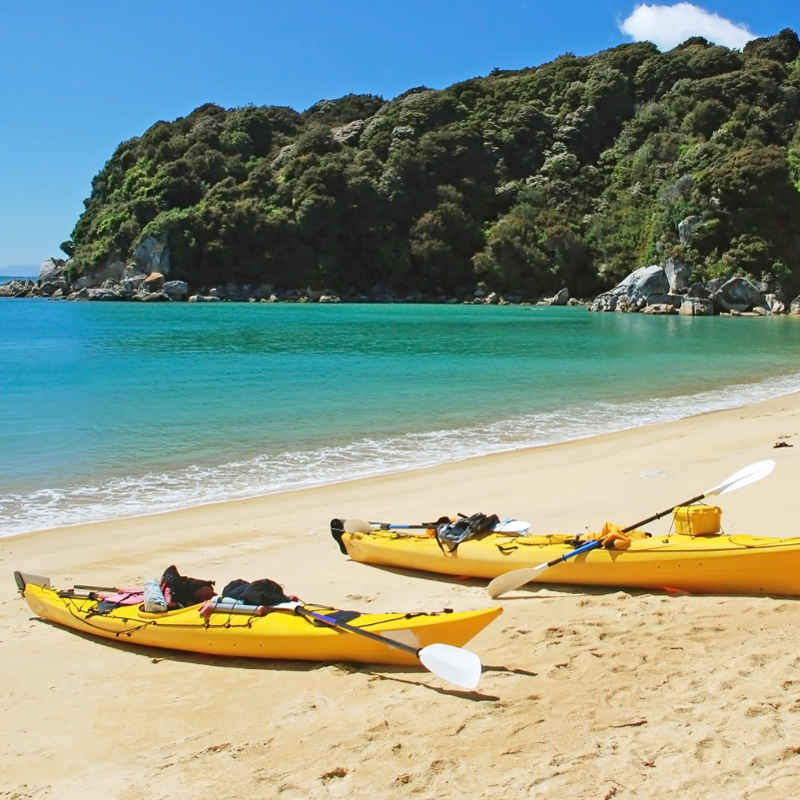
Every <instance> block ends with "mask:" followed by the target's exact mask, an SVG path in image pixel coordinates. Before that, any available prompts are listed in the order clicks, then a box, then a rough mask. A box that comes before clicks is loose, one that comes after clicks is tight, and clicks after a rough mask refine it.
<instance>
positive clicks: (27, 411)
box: [0, 299, 800, 535]
mask: <svg viewBox="0 0 800 800" xmlns="http://www.w3.org/2000/svg"><path fill="white" fill-rule="evenodd" d="M798 356H800V324H798V321H797V320H793V319H787V318H781V317H773V318H728V317H697V318H690V317H650V316H644V315H639V314H631V315H625V314H591V313H588V312H587V311H585V310H584V309H581V308H560V309H559V308H539V307H520V306H504V307H495V306H461V305H459V306H437V305H317V304H314V305H298V304H239V303H236V304H234V303H218V304H201V305H195V304H185V303H172V304H150V305H146V304H133V303H69V302H56V301H49V300H37V299H30V300H29V299H0V376H2V377H0V385H1V386H2V391H1V392H0V454H2V458H0V535H9V534H14V533H20V532H23V531H27V530H32V529H36V528H42V527H52V526H55V525H65V524H73V523H79V522H84V521H88V520H97V519H109V518H116V517H120V516H126V515H133V514H142V513H149V512H156V511H163V510H168V509H172V508H180V507H186V506H190V505H198V504H201V503H207V502H212V501H217V500H223V499H228V498H236V497H247V496H253V495H257V494H264V493H268V492H274V491H280V490H283V489H291V488H299V487H303V486H311V485H318V484H323V483H331V482H335V481H340V480H346V479H350V478H355V477H362V476H368V475H376V474H380V473H386V472H394V471H399V470H403V469H409V468H413V467H419V466H425V465H430V464H435V463H441V462H443V461H449V460H456V459H461V458H466V457H469V456H472V455H478V454H483V453H489V452H497V451H500V450H508V449H514V448H520V447H527V446H532V445H539V444H546V443H552V442H558V441H564V440H567V439H573V438H577V437H581V436H588V435H591V434H595V433H600V432H605V431H611V430H619V429H622V428H626V427H632V426H635V425H640V424H646V423H650V422H655V421H659V420H669V419H676V418H679V417H683V416H686V415H689V414H692V413H697V412H700V411H707V410H712V409H715V408H723V407H730V406H734V405H737V404H741V403H745V402H750V401H752V400H757V399H761V398H765V397H770V396H775V395H778V394H782V393H786V392H790V391H796V390H798V389H800V359H799V358H798Z"/></svg>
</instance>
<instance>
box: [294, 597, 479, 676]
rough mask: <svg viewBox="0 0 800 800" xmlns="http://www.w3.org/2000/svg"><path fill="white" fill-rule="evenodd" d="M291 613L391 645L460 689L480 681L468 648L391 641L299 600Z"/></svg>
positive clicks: (474, 660) (475, 657)
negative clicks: (415, 645) (417, 646)
mask: <svg viewBox="0 0 800 800" xmlns="http://www.w3.org/2000/svg"><path fill="white" fill-rule="evenodd" d="M294 613H295V614H299V615H300V616H301V617H305V618H306V619H307V618H308V617H311V618H312V619H315V620H317V621H319V622H322V623H323V624H324V625H329V626H330V627H332V628H338V629H339V630H343V631H347V632H348V633H354V634H356V635H357V636H365V637H366V638H367V639H372V640H373V641H375V642H380V643H381V644H385V645H387V646H388V647H394V648H395V649H397V650H404V651H405V652H406V653H411V654H412V655H415V656H416V657H417V658H418V659H419V660H420V662H421V664H422V666H423V667H425V669H427V670H428V671H430V672H432V673H433V674H434V675H438V676H439V677H440V678H444V680H446V681H449V682H450V683H454V684H456V686H461V687H462V688H464V689H474V688H475V687H476V686H477V685H478V681H479V680H480V677H481V661H480V659H479V658H478V656H476V655H475V653H473V652H471V651H470V650H465V649H464V648H463V647H454V646H453V645H450V644H429V645H427V647H420V648H416V647H412V646H411V645H407V644H403V643H402V642H398V641H395V640H394V639H391V638H389V637H388V636H381V635H380V634H377V633H373V632H372V631H367V630H364V629H363V628H358V627H356V626H355V625H348V624H347V623H346V622H339V620H337V619H334V618H333V617H329V616H327V615H326V614H320V613H319V612H317V611H312V610H311V609H310V608H306V607H305V606H301V605H300V604H299V603H298V604H297V605H296V606H295V608H294Z"/></svg>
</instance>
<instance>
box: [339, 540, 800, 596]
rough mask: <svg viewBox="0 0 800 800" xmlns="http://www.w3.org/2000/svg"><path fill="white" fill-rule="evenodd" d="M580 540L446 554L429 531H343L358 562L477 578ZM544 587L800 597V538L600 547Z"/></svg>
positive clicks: (480, 543) (473, 545) (536, 560)
mask: <svg viewBox="0 0 800 800" xmlns="http://www.w3.org/2000/svg"><path fill="white" fill-rule="evenodd" d="M574 538H575V537H574V536H569V535H559V534H554V535H550V536H532V535H524V536H514V535H508V534H497V533H491V534H486V535H484V536H482V537H480V538H476V539H468V540H467V541H464V542H462V543H461V544H460V545H459V546H458V548H457V550H456V551H455V552H454V553H446V552H443V551H442V549H441V548H440V547H439V545H438V543H437V541H436V538H435V537H434V536H432V535H428V534H424V533H423V534H419V535H417V534H408V533H405V532H404V533H397V532H395V531H373V532H372V533H344V534H342V535H341V542H342V545H343V547H344V548H345V549H346V551H347V554H348V555H349V556H350V558H352V559H353V560H354V561H360V562H363V563H365V564H379V565H382V566H389V567H399V568H403V569H414V570H421V571H425V572H435V573H439V574H444V575H455V576H463V577H473V578H486V579H492V578H496V577H497V576H498V575H501V574H502V573H504V572H508V571H510V570H513V569H520V568H522V567H535V566H538V565H539V564H542V563H545V562H548V561H551V560H552V559H554V558H559V557H560V556H563V555H566V554H567V553H569V552H571V551H572V550H573V549H574V544H572V542H574ZM536 580H537V582H540V583H563V584H576V585H583V586H617V587H630V588H639V589H658V590H664V589H666V590H670V589H678V590H681V591H686V592H696V593H710V594H743V595H800V538H792V539H775V538H771V537H758V536H747V535H732V536H729V535H714V536H688V535H680V534H673V535H671V536H653V537H648V538H644V539H634V540H633V541H632V542H631V546H630V548H629V549H628V550H606V549H603V548H597V549H593V550H590V551H588V552H586V553H581V554H579V555H577V556H574V557H572V558H570V559H568V560H566V561H563V562H560V563H559V564H556V565H554V566H553V567H550V568H549V569H546V570H542V572H541V573H540V575H539V576H538V577H537V579H536Z"/></svg>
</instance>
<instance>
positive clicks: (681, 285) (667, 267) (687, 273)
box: [664, 258, 692, 294]
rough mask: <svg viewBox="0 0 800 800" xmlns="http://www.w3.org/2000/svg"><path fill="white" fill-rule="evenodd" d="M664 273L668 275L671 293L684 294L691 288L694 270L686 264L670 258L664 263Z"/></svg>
mask: <svg viewBox="0 0 800 800" xmlns="http://www.w3.org/2000/svg"><path fill="white" fill-rule="evenodd" d="M664 274H665V275H666V276H667V282H668V283H669V292H670V294H683V293H684V292H685V291H686V290H687V289H688V288H689V278H690V277H691V274H692V271H691V270H690V269H689V267H687V266H686V264H682V263H681V262H680V261H675V259H672V258H668V259H667V261H666V263H665V264H664Z"/></svg>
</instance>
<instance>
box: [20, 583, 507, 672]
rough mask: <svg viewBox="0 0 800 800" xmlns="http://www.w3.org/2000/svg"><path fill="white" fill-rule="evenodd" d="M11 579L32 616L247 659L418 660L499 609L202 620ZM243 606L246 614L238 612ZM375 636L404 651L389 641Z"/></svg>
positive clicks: (222, 610)
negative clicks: (424, 650) (417, 652)
mask: <svg viewBox="0 0 800 800" xmlns="http://www.w3.org/2000/svg"><path fill="white" fill-rule="evenodd" d="M14 579H15V581H16V582H17V586H18V588H19V590H20V592H21V593H22V595H23V596H24V597H25V599H26V601H27V602H28V605H29V606H30V607H31V610H32V611H33V612H34V613H35V614H37V615H38V616H40V617H42V618H43V619H46V620H49V621H51V622H55V623H57V624H59V625H64V626H66V627H68V628H74V629H75V630H77V631H80V632H82V633H88V634H91V635H93V636H100V637H102V638H104V639H114V640H116V641H121V642H131V643H134V644H140V645H148V646H151V647H164V648H168V649H171V650H187V651H190V652H193V653H205V654H208V655H222V656H241V657H249V658H267V659H290V660H303V661H324V662H336V661H355V662H365V663H382V664H414V665H418V664H419V661H418V658H417V656H416V655H415V654H414V651H415V650H419V649H422V648H426V647H428V646H429V645H434V644H445V645H451V646H455V647H460V646H461V645H463V644H464V643H465V642H467V641H469V640H470V639H471V638H472V637H473V636H475V635H476V634H477V633H478V632H480V631H481V630H482V629H483V628H485V627H486V626H487V625H488V624H489V623H490V622H491V621H492V620H493V619H495V618H496V617H497V616H498V615H499V614H500V613H501V612H502V608H500V607H497V606H495V607H493V608H485V609H480V610H476V611H463V612H450V611H442V612H434V613H415V612H410V613H387V614H361V613H358V612H341V611H337V610H336V609H331V608H325V607H322V606H318V605H311V604H305V605H302V606H299V608H298V610H297V611H296V610H295V609H293V608H285V609H281V608H280V607H278V608H276V609H275V610H271V609H270V610H267V609H265V608H264V607H258V608H256V607H254V606H248V607H245V609H241V608H235V607H230V606H225V605H224V601H223V603H221V604H220V605H219V606H216V607H214V609H213V611H211V612H210V613H208V614H207V616H205V617H204V616H201V614H200V610H201V605H200V604H198V605H194V606H189V607H186V608H178V609H175V610H172V611H164V612H160V613H147V612H145V611H144V610H143V608H142V606H141V605H117V606H115V607H113V608H111V609H110V610H105V609H104V606H103V604H102V599H101V597H100V593H99V592H97V591H91V590H89V587H76V588H73V589H67V590H62V591H57V590H56V589H54V588H52V587H51V585H50V581H49V579H48V578H46V577H42V576H38V575H31V574H27V573H21V572H15V573H14ZM109 591H111V590H109ZM111 605H113V604H111ZM295 605H297V604H295ZM242 610H244V611H245V613H237V612H240V611H242ZM265 612H266V613H265ZM323 615H324V618H325V619H328V620H330V619H336V620H340V621H341V622H342V624H343V626H344V628H345V629H339V628H334V627H331V626H330V625H328V624H325V625H319V624H318V623H317V622H315V619H317V620H318V619H321V618H323ZM347 627H350V628H355V629H358V630H359V631H361V632H363V634H364V635H358V633H357V632H356V633H354V632H353V631H352V630H346V628H347ZM370 634H372V636H370ZM381 639H390V640H393V641H395V642H398V643H400V644H401V645H402V646H407V649H398V648H397V647H395V646H389V645H387V644H385V643H384V642H382V641H381Z"/></svg>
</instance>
